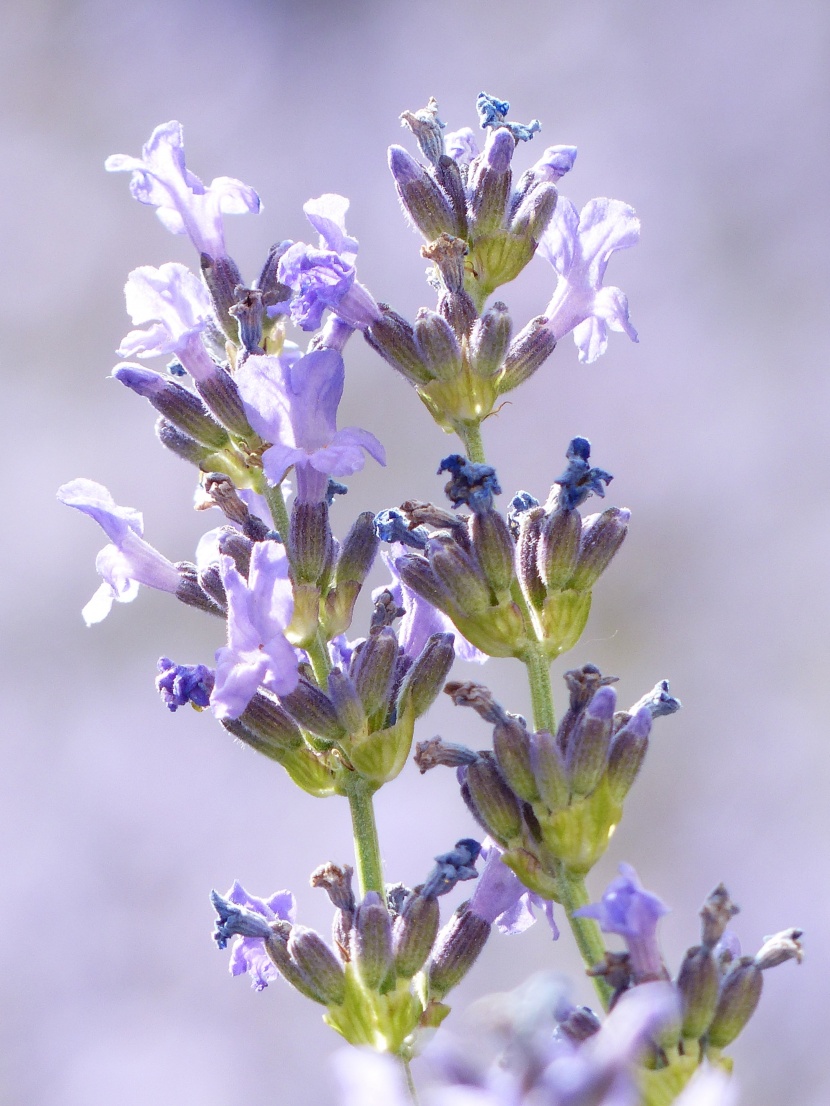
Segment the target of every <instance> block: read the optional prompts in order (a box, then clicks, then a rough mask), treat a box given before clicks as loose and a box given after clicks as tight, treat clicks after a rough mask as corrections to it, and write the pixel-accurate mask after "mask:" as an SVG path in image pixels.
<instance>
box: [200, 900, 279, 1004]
mask: <svg viewBox="0 0 830 1106" xmlns="http://www.w3.org/2000/svg"><path fill="white" fill-rule="evenodd" d="M211 899H212V901H213V904H214V907H215V909H216V912H217V914H218V915H219V918H218V920H217V922H216V932H215V933H214V938H215V940H216V943H217V944H218V945H219V948H220V949H223V948H225V947H226V945H227V943H228V940H229V938H231V937H233V938H234V942H233V945H232V947H231V959H230V964H229V968H230V973H231V975H244V974H245V973H246V972H247V973H248V975H250V977H251V981H252V983H251V985H252V987H253V988H254V990H255V991H263V990H264V989H265V988H266V987H267V986H268V984H269V983H273V981H274V980H275V979H276V978H277V977H278V976H279V974H280V973H279V972H278V971H277V969H276V967H275V966H274V964H273V962H272V961H271V959H270V957H269V956H268V953H267V952H266V951H265V940H264V937H265V936H267V929H268V928H269V926H270V923H271V922H274V921H277V919H279V920H281V921H284V922H290V923H291V922H293V921H294V915H295V911H296V904H295V902H294V896H293V895H292V894H291V892H290V891H277V892H276V893H275V894H273V895H271V897H270V898H268V899H259V898H257V897H256V895H249V894H248V892H247V891H246V890H245V888H244V887H243V886H242V884H241V883H240V882H239V880H235V881H234V884H233V886H232V887H231V888H230V890H229V891H227V892H226V893H225V895H217V894H216V892H214V893H213V895H212V896H211ZM234 908H237V909H234ZM257 917H259V918H261V919H264V922H265V925H264V926H262V928H261V934H262V935H260V936H247V935H246V934H253V933H255V932H258V931H259V928H260V927H259V923H258V922H257Z"/></svg>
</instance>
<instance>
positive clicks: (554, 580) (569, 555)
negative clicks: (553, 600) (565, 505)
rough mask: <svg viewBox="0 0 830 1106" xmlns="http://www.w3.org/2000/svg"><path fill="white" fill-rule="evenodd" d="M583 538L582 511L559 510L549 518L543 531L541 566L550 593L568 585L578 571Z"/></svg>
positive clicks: (539, 558)
mask: <svg viewBox="0 0 830 1106" xmlns="http://www.w3.org/2000/svg"><path fill="white" fill-rule="evenodd" d="M581 537H582V519H581V517H580V514H579V511H576V510H573V511H569V510H564V509H557V510H553V511H551V512H550V513H549V514H547V515H546V516H545V519H544V522H543V523H542V525H541V529H540V532H539V546H538V551H537V558H538V560H537V564H538V569H539V575H540V576H541V578H542V580H543V581H544V584H545V587H546V588H547V589H548V591H556V590H559V589H560V588H564V587H566V586H567V584H568V581H569V580H570V579H571V577H572V576H573V574H574V570H575V569H576V565H577V560H578V558H579V544H580V539H581Z"/></svg>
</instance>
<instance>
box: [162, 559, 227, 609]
mask: <svg viewBox="0 0 830 1106" xmlns="http://www.w3.org/2000/svg"><path fill="white" fill-rule="evenodd" d="M174 567H175V569H176V571H177V572H178V574H179V586H178V587H177V588H176V598H177V599H178V600H179V601H180V602H182V603H184V604H186V605H187V606H188V607H196V608H197V609H198V610H200V611H205V612H206V613H207V614H215V615H218V616H219V617H220V618H224V617H225V614H226V610H225V608H224V607H220V606H219V604H218V603H217V602H216V600H215V599H213V598H212V597H211V596H210V595H208V593H207V592H206V591H205V590H204V589H203V588H202V585H201V584H200V583H199V572H198V569H197V568H196V565H194V564H191V563H190V562H189V561H178V562H177V563H176V565H175V566H174Z"/></svg>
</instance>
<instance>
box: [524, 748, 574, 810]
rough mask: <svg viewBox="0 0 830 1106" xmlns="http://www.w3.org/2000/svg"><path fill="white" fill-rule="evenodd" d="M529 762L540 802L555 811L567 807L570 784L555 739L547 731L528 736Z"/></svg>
mask: <svg viewBox="0 0 830 1106" xmlns="http://www.w3.org/2000/svg"><path fill="white" fill-rule="evenodd" d="M530 761H531V764H532V765H533V776H534V779H535V780H536V787H537V789H538V791H539V795H540V797H541V799H542V802H543V803H544V804H545V806H547V808H548V810H551V811H556V810H560V809H561V808H562V807H566V806H567V805H568V801H569V799H570V792H571V788H570V783H569V782H568V774H567V772H566V771H565V761H564V759H563V757H562V754H561V752H560V751H559V746H558V745H557V743H556V738H554V736H553V735H552V734H550V733H548V731H547V730H539V731H538V732H537V733H534V734H531V735H530Z"/></svg>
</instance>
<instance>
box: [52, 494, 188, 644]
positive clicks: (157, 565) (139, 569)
mask: <svg viewBox="0 0 830 1106" xmlns="http://www.w3.org/2000/svg"><path fill="white" fill-rule="evenodd" d="M58 499H59V500H60V501H61V503H65V504H66V505H67V506H68V507H75V508H76V510H78V511H81V512H83V514H85V515H89V517H90V518H91V519H94V520H95V522H97V523H98V525H99V526H100V527H101V529H102V530H103V531H104V533H105V534H106V535H107V537H108V538H109V539H110V543H111V544H109V545H105V546H104V548H103V549H102V550H101V552H100V553H99V554H98V556H97V557H96V558H95V568H96V569H97V571H98V574H99V575H100V576H101V577H103V580H104V582H103V584H101V586H100V588H99V589H98V590H97V591H96V592H95V594H94V595H93V597H92V599H90V601H89V602H88V603H87V605H86V606H85V607H84V609H83V610H82V611H81V614H82V615H83V619H84V622H86V624H87V626H92V625H93V624H94V623H96V622H101V621H102V619H104V618H106V617H107V615H108V614H109V613H110V610H111V609H112V604H113V603H114V602H115V601H117V602H119V603H130V602H131V601H132V600H133V599H135V597H136V595H137V594H138V586H139V584H145V585H146V586H147V587H150V588H156V589H157V590H158V591H168V592H173V593H175V592H176V590H177V589H178V587H179V584H180V582H181V577H180V576H179V573H178V570H177V569H176V568H175V566H174V565H173V564H172V563H171V562H170V561H168V559H167V558H166V557H165V556H163V554H161V553H159V551H158V550H157V549H154V548H153V547H152V545H148V543H147V542H146V541H144V539H143V538H142V536H141V535H142V534H143V533H144V520H143V517H142V515H141V512H140V511H137V510H136V509H135V508H134V507H119V506H118V504H117V503H116V502H115V500H114V499H113V498H112V496H111V495H110V493H109V491H108V490H107V488H105V487H104V486H103V484H97V483H96V482H95V481H94V480H85V479H83V478H82V477H81V478H78V479H77V480H70V481H69V483H68V484H63V485H62V486H61V487H60V488H58Z"/></svg>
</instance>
